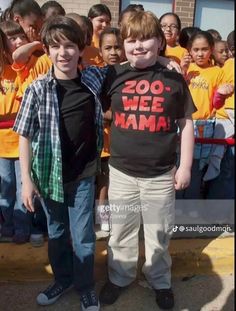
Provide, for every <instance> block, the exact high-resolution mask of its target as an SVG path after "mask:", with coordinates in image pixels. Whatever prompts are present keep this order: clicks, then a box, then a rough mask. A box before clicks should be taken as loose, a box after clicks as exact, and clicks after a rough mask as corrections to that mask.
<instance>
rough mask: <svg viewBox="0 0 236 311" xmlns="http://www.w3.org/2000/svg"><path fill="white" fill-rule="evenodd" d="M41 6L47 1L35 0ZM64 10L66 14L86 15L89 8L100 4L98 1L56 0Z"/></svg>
mask: <svg viewBox="0 0 236 311" xmlns="http://www.w3.org/2000/svg"><path fill="white" fill-rule="evenodd" d="M36 1H37V2H38V4H39V5H40V6H41V5H42V4H43V3H44V2H47V0H36ZM57 1H58V2H59V3H60V4H61V5H62V6H63V8H64V9H65V11H66V13H70V12H75V13H78V14H80V15H87V14H88V10H89V8H90V7H91V6H92V5H94V4H97V3H101V1H98V0H77V1H76V0H62V1H60V0H57Z"/></svg>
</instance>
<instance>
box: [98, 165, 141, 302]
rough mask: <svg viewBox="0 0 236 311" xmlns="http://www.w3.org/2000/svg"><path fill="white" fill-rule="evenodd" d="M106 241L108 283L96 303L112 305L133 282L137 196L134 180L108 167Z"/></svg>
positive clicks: (137, 246) (137, 249)
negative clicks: (108, 211) (108, 236)
mask: <svg viewBox="0 0 236 311" xmlns="http://www.w3.org/2000/svg"><path fill="white" fill-rule="evenodd" d="M108 198H109V206H110V213H111V214H110V239H109V242H108V249H107V250H108V276H109V280H108V282H107V283H106V284H105V285H104V287H103V288H102V290H101V292H100V296H99V297H100V301H101V302H102V303H104V304H113V303H114V302H115V301H116V300H117V298H118V297H119V295H120V291H121V289H122V288H124V287H126V286H127V285H129V284H130V283H132V282H133V281H134V280H135V278H136V273H137V262H138V254H139V234H138V233H139V228H140V222H141V217H140V209H139V207H140V194H139V189H138V185H137V179H136V178H134V177H131V176H129V175H126V174H124V173H122V172H120V171H119V170H117V169H115V168H113V167H111V166H110V184H109V190H108Z"/></svg>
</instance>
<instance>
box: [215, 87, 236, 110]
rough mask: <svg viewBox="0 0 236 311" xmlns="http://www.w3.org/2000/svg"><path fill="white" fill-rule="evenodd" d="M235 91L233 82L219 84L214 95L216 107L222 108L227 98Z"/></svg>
mask: <svg viewBox="0 0 236 311" xmlns="http://www.w3.org/2000/svg"><path fill="white" fill-rule="evenodd" d="M233 92H234V85H233V84H230V83H227V84H222V85H221V86H219V88H218V89H217V90H216V92H215V94H214V97H213V107H214V108H216V109H220V108H221V107H223V106H224V104H225V100H226V98H227V97H229V96H231V95H232V94H233Z"/></svg>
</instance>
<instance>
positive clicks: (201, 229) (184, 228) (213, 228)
mask: <svg viewBox="0 0 236 311" xmlns="http://www.w3.org/2000/svg"><path fill="white" fill-rule="evenodd" d="M178 231H179V232H198V233H200V234H201V233H206V232H232V227H231V226H229V225H191V226H190V225H175V226H174V227H173V232H178Z"/></svg>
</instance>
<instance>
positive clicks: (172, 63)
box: [166, 59, 182, 73]
mask: <svg viewBox="0 0 236 311" xmlns="http://www.w3.org/2000/svg"><path fill="white" fill-rule="evenodd" d="M166 67H167V68H168V69H169V70H172V69H175V70H176V71H177V72H178V73H182V71H181V67H180V65H179V64H178V63H177V62H176V61H175V60H173V59H171V60H170V62H169V63H168V64H167V65H166Z"/></svg>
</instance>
